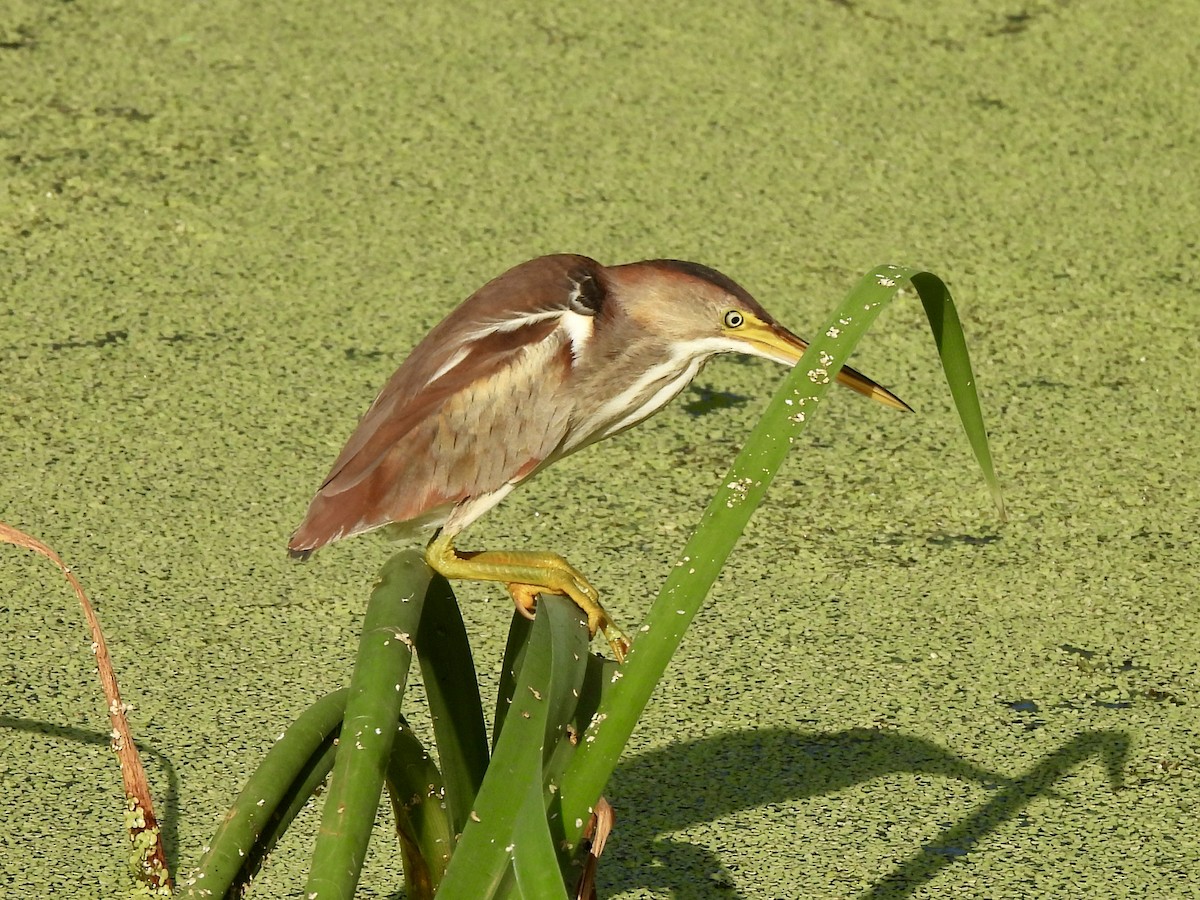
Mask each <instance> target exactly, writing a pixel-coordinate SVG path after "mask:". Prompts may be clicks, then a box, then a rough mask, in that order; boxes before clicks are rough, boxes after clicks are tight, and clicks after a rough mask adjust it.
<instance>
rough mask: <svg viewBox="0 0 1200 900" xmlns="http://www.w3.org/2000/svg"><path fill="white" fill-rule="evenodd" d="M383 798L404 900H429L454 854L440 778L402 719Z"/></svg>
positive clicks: (444, 792)
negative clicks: (391, 817)
mask: <svg viewBox="0 0 1200 900" xmlns="http://www.w3.org/2000/svg"><path fill="white" fill-rule="evenodd" d="M386 781H387V788H388V795H389V796H390V797H391V800H392V812H393V813H394V814H395V816H396V833H397V834H398V835H399V838H400V850H401V855H402V857H403V860H404V888H405V894H406V896H407V897H408V900H432V897H433V895H434V893H435V892H436V890H437V886H438V883H439V882H440V881H441V880H442V875H443V873H445V871H446V865H447V864H448V863H449V862H450V855H451V852H452V851H453V849H454V834H455V833H454V830H453V828H452V827H451V824H450V817H449V815H448V814H447V810H446V802H445V799H444V798H445V796H446V788H445V785H444V784H443V782H442V773H441V772H439V771H438V767H437V766H436V765H435V764H434V762H433V759H431V758H430V756H429V753H428V752H427V751H426V750H425V747H424V746H423V745H422V744H421V742H420V740H418V738H417V736H416V735H415V734H413V732H412V729H411V728H409V727H408V723H407V722H405V721H404V718H403V717H401V719H400V728H399V730H398V731H397V732H396V742H395V744H394V745H393V747H392V753H391V756H390V757H389V759H388V769H387V776H386Z"/></svg>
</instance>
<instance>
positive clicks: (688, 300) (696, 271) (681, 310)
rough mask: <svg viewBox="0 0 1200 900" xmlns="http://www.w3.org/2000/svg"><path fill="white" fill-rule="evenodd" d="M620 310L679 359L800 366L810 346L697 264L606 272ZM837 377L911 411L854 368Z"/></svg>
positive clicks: (671, 262)
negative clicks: (726, 358)
mask: <svg viewBox="0 0 1200 900" xmlns="http://www.w3.org/2000/svg"><path fill="white" fill-rule="evenodd" d="M606 274H607V277H608V281H609V285H610V288H609V290H610V291H611V292H612V293H613V294H614V296H615V297H617V298H619V303H620V306H621V308H622V312H623V313H624V314H625V316H626V317H628V320H630V321H631V322H632V323H634V324H635V325H636V326H637V329H638V332H639V334H640V335H643V336H647V337H648V336H651V335H653V336H654V337H656V338H658V339H659V341H660V342H662V345H663V346H664V348H665V349H666V350H667V351H668V352H669V353H670V354H672V355H674V356H677V357H692V358H696V357H699V358H707V357H709V356H713V355H716V354H718V353H744V354H747V355H749V356H759V357H762V358H763V359H769V360H772V361H773V362H777V363H781V364H783V365H785V366H794V365H795V364H796V363H798V362H799V361H800V357H801V356H802V355H803V354H804V351H805V350H807V349H808V342H807V341H805V340H803V339H802V338H800V337H797V336H796V335H795V334H793V333H792V332H790V331H789V330H788V329H786V328H784V327H783V326H782V325H780V324H779V323H778V322H776V321H775V319H774V318H773V317H772V316H771V314H770V313H768V312H767V311H766V310H765V309H763V308H762V306H760V305H759V303H758V302H757V301H756V300H755V299H754V298H753V297H751V296H750V293H749V292H748V291H747V290H746V289H745V288H743V287H742V286H741V285H739V284H738V283H737V282H736V281H734V280H733V279H732V278H730V277H729V276H727V275H724V274H722V273H721V272H718V271H717V270H715V269H710V268H709V267H708V266H703V265H701V264H699V263H694V262H683V261H681V260H677V259H652V260H645V261H643V262H637V263H629V264H627V265H623V266H612V267H609V268H608V269H607V270H606ZM838 380H839V381H840V382H841V383H842V384H844V385H845V386H846V387H849V388H851V389H852V390H855V391H858V392H859V393H860V394H865V395H866V396H868V397H870V398H872V399H873V400H876V401H878V402H880V403H883V404H884V405H885V406H891V407H893V408H896V409H908V406H907V405H906V404H905V403H904V402H903V401H902V400H900V399H899V398H898V397H896V396H895V395H894V394H892V393H891V392H890V391H888V390H887V389H885V388H883V387H880V386H879V385H878V384H876V383H875V382H874V381H872V380H871V379H869V378H867V377H866V376H865V375H863V374H861V373H860V372H857V371H856V370H854V369H851V368H849V367H846V368H843V369H842V370H841V372H839V374H838Z"/></svg>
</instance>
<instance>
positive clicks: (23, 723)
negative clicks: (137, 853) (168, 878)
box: [0, 716, 179, 872]
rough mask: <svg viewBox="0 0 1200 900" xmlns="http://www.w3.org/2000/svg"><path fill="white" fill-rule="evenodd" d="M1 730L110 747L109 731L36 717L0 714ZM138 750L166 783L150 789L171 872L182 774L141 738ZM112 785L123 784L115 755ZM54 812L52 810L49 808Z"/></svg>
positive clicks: (176, 850)
mask: <svg viewBox="0 0 1200 900" xmlns="http://www.w3.org/2000/svg"><path fill="white" fill-rule="evenodd" d="M0 729H8V730H10V731H24V732H26V733H28V734H39V735H42V736H44V737H48V738H52V739H55V740H60V741H72V742H74V743H78V744H94V745H98V746H101V747H104V748H106V749H107V748H108V747H109V745H110V743H111V742H112V736H111V735H110V734H107V733H103V732H99V731H92V730H90V729H87V728H74V727H71V726H68V725H56V724H54V723H53V722H42V721H38V720H35V719H18V718H13V717H12V716H0ZM135 743H136V744H137V748H138V752H139V753H140V754H142V758H143V760H148V764H146V763H144V764H146V768H147V772H146V775H147V777H149V776H150V775H151V771H150V770H151V769H153V768H155V767H157V768H158V770H159V771H160V772H161V773H162V777H163V778H164V779H165V780H166V782H167V790H166V794H165V795H163V796H160V795H159V794H158V792H157V791H154V790H153V788H152V790H151V795H152V796H153V798H154V814H155V815H156V816H158V824H159V827H160V828H161V829H162V839H163V848H164V850H165V851H166V854H167V864H168V865H169V866H170V869H171V871H172V872H177V871H178V869H179V773H178V772H176V771H175V766H174V764H173V763H172V762H171V761H170V760H169V759H167V757H165V756H163V755H162V754H161V753H159V752H158V751H157V750H154V749H153V748H150V747H147V746H146V745H145V744H143V743H142V742H141V741H137V742H135ZM112 776H113V784H114V786H116V787H119V786H120V784H121V770H120V767H119V766H118V765H117V762H116V759H115V757H114V758H112ZM47 813H48V814H50V815H52V814H53V813H52V811H49V810H48V811H47Z"/></svg>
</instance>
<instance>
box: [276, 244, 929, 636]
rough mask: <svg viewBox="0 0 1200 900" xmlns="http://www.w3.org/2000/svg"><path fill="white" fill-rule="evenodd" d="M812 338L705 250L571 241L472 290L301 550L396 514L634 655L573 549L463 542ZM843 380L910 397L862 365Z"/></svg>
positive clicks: (523, 604) (359, 438) (349, 445)
mask: <svg viewBox="0 0 1200 900" xmlns="http://www.w3.org/2000/svg"><path fill="white" fill-rule="evenodd" d="M807 346H808V345H807V344H806V343H805V342H804V341H803V340H801V339H800V338H798V337H796V335H794V334H792V333H791V332H790V331H788V330H787V329H786V328H784V327H783V326H782V325H779V324H778V323H777V322H776V321H775V320H774V319H773V318H771V316H770V314H768V313H767V311H766V310H765V309H763V308H762V307H761V306H759V305H758V303H757V302H755V300H754V298H753V297H751V296H750V295H749V294H748V293H747V292H746V291H745V290H744V289H743V288H741V287H740V286H739V285H737V284H736V283H734V282H733V281H732V280H731V279H730V278H728V277H726V276H725V275H722V274H721V273H720V272H717V271H714V270H713V269H710V268H708V267H706V266H702V265H699V264H697V263H690V262H680V261H678V260H673V259H654V260H647V261H645V262H637V263H630V264H628V265H623V266H602V265H600V264H599V263H598V262H596V261H595V260H592V259H588V258H587V257H585V256H572V255H566V254H563V255H558V256H543V257H540V258H539V259H533V260H530V261H529V262H526V263H522V264H521V265H519V266H516V267H515V268H513V269H510V270H509V271H507V272H505V273H504V274H503V275H501V276H500V277H498V278H496V279H494V280H492V281H490V282H488V283H487V284H485V285H484V286H483V287H481V288H480V289H479V290H478V291H476V292H475V293H474V294H472V295H471V296H470V297H469V298H468V299H467V300H466V301H465V302H464V303H463V304H462V305H461V306H459V307H458V309H456V310H455V311H454V312H452V313H451V314H450V315H449V316H448V317H446V319H444V320H443V321H442V322H441V323H440V324H439V325H437V326H436V327H435V328H434V329H433V330H432V331H431V332H429V334H428V335H427V336H426V337H425V339H424V340H423V341H421V343H419V344H418V345H417V347H416V349H414V350H413V352H412V353H411V354H410V355H409V357H408V359H406V360H405V361H404V363H403V364H402V365H401V366H400V368H399V369H397V370H396V373H395V374H394V375H393V376H392V378H391V380H390V381H389V382H388V383H387V384H386V385H385V386H384V388H383V390H382V391H381V392H380V393H379V396H378V397H376V398H375V402H374V403H372V404H371V407H370V409H368V410H367V412H366V415H364V416H363V417H362V420H361V421H360V422H359V423H358V427H357V428H356V429H355V430H354V433H353V434H352V435H351V436H350V440H349V441H347V442H346V446H345V447H344V448H343V449H342V452H341V455H340V456H338V458H337V461H336V462H334V464H333V468H332V469H331V470H330V472H329V475H328V477H327V478H326V479H325V481H324V483H323V484H322V485H321V488H320V490H318V491H317V495H316V496H315V497H314V498H313V500H312V502H311V503H310V504H309V507H308V513H307V515H306V516H305V517H304V521H303V522H302V523H301V524H300V527H299V528H297V529H296V532H295V534H293V535H292V539H291V541H290V542H289V543H288V550H289V552H290V553H291V554H292V555H293V556H298V557H301V558H306V557H308V555H309V554H311V553H312V552H313V551H314V550H317V549H318V548H320V547H323V546H325V545H326V544H329V543H332V542H333V541H337V540H341V539H342V538H347V537H351V536H353V535H356V534H362V533H363V532H365V531H371V530H373V529H376V528H381V527H383V526H393V529H394V534H393V536H395V537H403V536H406V535H407V536H411V535H417V534H420V533H422V532H428V531H432V532H433V537H432V539H431V540H430V541H429V544H428V546H427V547H426V550H425V559H426V560H427V561H428V563H429V565H430V566H431V567H432V568H433V569H434V570H436V571H437V572H440V573H441V574H442V575H444V576H445V577H446V578H465V579H474V580H479V581H499V582H503V583H505V584H506V585H507V586H508V590H509V593H510V594H511V595H512V597H513V600H514V601H515V602H516V604H517V606H518V608H519V609H521V610H522V611H523V612H524V613H526V614H527V615H532V614H533V610H534V605H535V602H536V598H537V595H538V594H543V593H545V594H562V595H565V596H567V597H570V598H571V599H572V600H573V601H574V602H575V603H576V604H578V606H579V607H580V609H582V610H583V611H584V613H586V615H587V622H588V629H589V631H590V632H591V634H592V635H593V636H594V635H595V633H596V631H597V630H600V631H603V632H604V636H605V637H606V638H607V639H608V642H609V644H610V645H611V646H612V648H613V652H614V653H615V654H616V655H617V658H618V659H622V658H623V657H624V653H625V650H626V648H627V647H628V641H627V640H626V639H625V637H624V636H623V635H622V634H621V632H620V630H619V629H618V628H616V627H615V626H614V624H613V622H612V620H611V619H610V618H609V617H608V614H607V613H606V612H605V611H604V608H603V607H602V606H601V605H600V600H599V595H598V594H597V592H596V589H595V588H594V587H592V585H591V584H590V583H589V582H588V580H587V579H586V578H585V577H584V576H583V575H582V574H580V572H579V571H578V570H576V569H575V568H574V567H573V566H571V565H570V563H568V562H567V561H566V560H565V559H563V558H562V557H561V556H558V555H557V554H554V553H539V552H530V551H497V550H486V551H482V552H476V553H464V552H461V551H459V550H457V549H456V548H455V546H454V541H455V538H457V537H458V535H459V533H460V532H461V531H462V530H463V529H464V528H466V527H467V526H468V525H470V524H471V523H472V522H474V521H475V520H476V519H478V518H479V517H480V516H482V515H483V514H484V513H486V512H487V511H488V510H489V509H491V508H492V507H493V506H495V505H496V504H497V503H499V502H500V501H501V500H503V499H504V497H505V496H506V495H507V494H508V493H509V491H511V490H512V489H513V488H514V487H516V486H517V485H518V484H520V483H521V482H523V481H525V480H526V479H527V478H530V477H531V476H533V475H534V474H535V473H536V472H539V471H540V470H542V469H544V468H545V467H546V466H548V465H550V464H551V463H553V462H555V461H557V460H559V459H562V458H563V457H564V456H567V455H568V454H570V453H574V452H575V451H576V450H578V449H580V448H581V447H585V446H587V445H588V444H591V443H594V442H596V441H598V440H601V439H602V438H606V437H609V436H610V435H613V434H616V433H617V432H619V431H624V430H625V429H626V428H630V427H632V426H633V425H636V424H637V423H638V422H641V421H642V420H643V419H645V418H646V417H648V416H650V415H652V414H654V413H656V412H658V410H660V409H662V407H663V406H665V405H666V404H667V403H668V402H669V401H670V400H671V399H672V398H673V397H675V396H676V395H677V394H678V393H679V392H680V391H682V390H683V389H684V387H686V386H687V384H688V383H689V382H690V381H691V380H692V379H693V378H694V377H695V375H696V373H697V372H698V371H700V367H701V366H702V365H703V364H704V363H705V362H706V361H707V360H708V359H710V358H711V357H713V356H715V355H716V354H718V353H734V352H736V353H746V354H749V355H751V356H761V357H763V358H765V359H770V360H774V361H775V362H778V363H782V364H784V365H787V366H792V365H795V364H796V362H797V361H798V360H799V359H800V355H801V354H802V353H803V352H804V350H805V348H806V347H807ZM838 380H839V381H841V383H842V384H844V385H846V386H847V387H850V388H853V389H854V390H856V391H858V392H859V393H861V394H865V395H866V396H868V397H871V398H873V399H875V400H878V401H879V402H881V403H884V404H886V405H888V406H892V407H896V408H898V409H907V408H908V407H907V406H906V405H905V404H904V402H903V401H901V400H900V399H899V398H897V397H896V396H895V395H893V394H892V393H891V392H890V391H888V390H886V389H885V388H882V387H880V386H879V385H878V384H876V383H875V382H874V381H872V380H871V379H870V378H867V377H866V376H865V375H862V374H860V373H859V372H856V371H855V370H853V369H849V368H843V369H842V370H841V372H840V373H839V375H838Z"/></svg>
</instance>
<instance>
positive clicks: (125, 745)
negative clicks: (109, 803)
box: [0, 522, 173, 895]
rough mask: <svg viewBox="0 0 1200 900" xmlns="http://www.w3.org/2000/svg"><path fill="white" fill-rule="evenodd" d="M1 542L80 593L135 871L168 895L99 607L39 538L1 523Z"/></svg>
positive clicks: (154, 826) (161, 856)
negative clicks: (40, 560)
mask: <svg viewBox="0 0 1200 900" xmlns="http://www.w3.org/2000/svg"><path fill="white" fill-rule="evenodd" d="M0 541H4V542H6V543H9V544H15V545H16V546H18V547H24V548H26V549H27V550H32V551H34V552H35V553H40V554H41V555H42V556H44V557H46V559H48V560H50V561H51V562H52V563H54V565H56V566H58V569H59V571H61V572H62V573H63V575H65V576H66V578H67V581H69V582H70V583H71V587H72V588H73V589H74V590H75V596H76V597H78V598H79V605H80V606H81V607H82V608H83V617H84V619H86V620H87V625H88V629H89V630H90V631H91V633H92V652H93V653H94V654H95V656H96V667H97V669H98V670H99V672H100V683H101V685H102V686H103V687H104V699H105V700H106V701H107V702H108V718H109V721H110V722H111V723H112V748H113V750H115V751H116V753H117V759H118V760H119V761H120V763H121V780H122V782H124V786H125V799H126V806H127V808H126V817H125V821H126V825H127V826H128V828H129V840H130V841H131V842H132V844H133V847H134V851H135V854H134V858H133V859H132V860H131V862H132V866H133V869H134V871H135V872H136V873H137V875H138V876H139V877H140V878H142V879H143V880H145V881H146V882H147V883H148V884H149V885H150V886H151V887H152V888H154V889H155V890H162V891H164V892H166V893H167V894H168V895H169V893H170V892H171V891H172V889H173V888H172V884H171V873H170V870H169V869H168V868H167V859H166V855H165V853H164V852H163V845H162V834H161V831H160V829H159V827H158V819H157V818H155V816H154V803H153V802H152V800H151V798H150V785H149V783H148V782H147V780H146V770H145V769H144V768H143V767H142V760H141V757H139V756H138V752H137V747H136V746H135V745H134V742H133V733H132V732H131V731H130V730H129V720H128V719H127V718H126V716H125V712H126V710H127V709H128V707H127V706H125V704H124V703H122V702H121V691H120V688H118V687H117V676H116V675H115V674H114V672H113V667H112V659H111V658H110V657H109V655H108V645H107V644H106V643H105V641H104V634H103V632H102V631H101V630H100V620H99V619H97V618H96V611H95V610H94V609H92V604H91V603H90V602H88V598H87V595H86V594H85V593H84V592H83V585H81V584H80V583H79V579H78V578H76V577H75V574H74V573H73V572H72V571H71V569H70V567H68V566H67V565H66V564H64V563H63V561H62V560H61V559H59V556H58V554H57V553H55V552H54V551H53V550H51V549H50V548H49V547H47V546H46V545H45V544H43V543H42V542H41V541H39V540H37V539H36V538H32V537H30V536H29V535H27V534H25V533H24V532H23V531H18V530H17V529H16V528H13V527H12V526H11V525H6V524H4V523H3V522H0Z"/></svg>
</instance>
